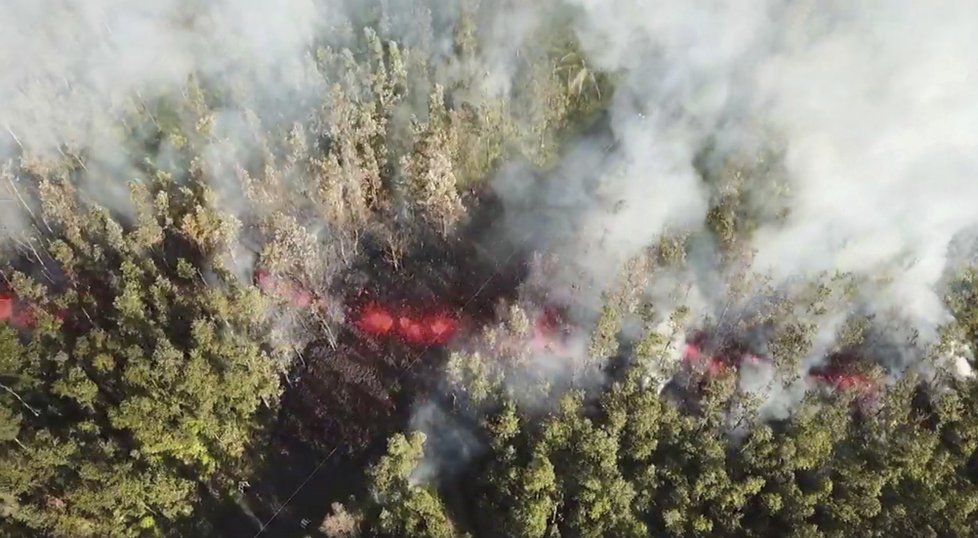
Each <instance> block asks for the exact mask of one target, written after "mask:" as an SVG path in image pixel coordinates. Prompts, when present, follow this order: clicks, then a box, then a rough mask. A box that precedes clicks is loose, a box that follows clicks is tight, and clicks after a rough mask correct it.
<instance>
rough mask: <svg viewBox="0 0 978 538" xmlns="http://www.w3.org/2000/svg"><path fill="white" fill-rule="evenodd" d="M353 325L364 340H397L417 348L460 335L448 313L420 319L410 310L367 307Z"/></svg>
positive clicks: (372, 305) (361, 310)
mask: <svg viewBox="0 0 978 538" xmlns="http://www.w3.org/2000/svg"><path fill="white" fill-rule="evenodd" d="M353 325H354V326H355V327H356V328H357V329H358V330H359V331H360V332H361V333H363V334H364V335H365V336H367V337H370V338H381V337H386V336H396V337H397V338H399V339H401V340H402V341H404V342H406V343H408V344H411V345H415V346H425V345H441V344H445V343H447V342H448V341H449V340H451V339H452V337H453V336H455V333H456V332H457V331H458V325H459V322H458V320H457V319H456V318H455V317H454V316H452V315H451V314H448V313H440V314H428V315H418V314H416V313H414V312H411V311H408V310H392V309H388V308H385V307H383V306H381V305H379V304H377V303H373V302H372V303H368V304H367V305H366V306H363V307H361V308H359V309H358V310H357V311H356V313H355V314H354V318H353Z"/></svg>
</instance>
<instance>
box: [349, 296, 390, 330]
mask: <svg viewBox="0 0 978 538" xmlns="http://www.w3.org/2000/svg"><path fill="white" fill-rule="evenodd" d="M356 326H357V327H358V328H359V329H360V330H361V331H362V332H364V333H366V334H368V335H372V336H383V335H385V334H387V333H389V332H390V331H391V328H392V327H393V326H394V318H393V317H391V315H390V313H388V312H387V311H386V310H384V309H383V308H381V307H380V306H379V305H376V304H369V305H367V306H366V307H364V309H363V310H362V311H361V312H360V317H358V318H357V320H356Z"/></svg>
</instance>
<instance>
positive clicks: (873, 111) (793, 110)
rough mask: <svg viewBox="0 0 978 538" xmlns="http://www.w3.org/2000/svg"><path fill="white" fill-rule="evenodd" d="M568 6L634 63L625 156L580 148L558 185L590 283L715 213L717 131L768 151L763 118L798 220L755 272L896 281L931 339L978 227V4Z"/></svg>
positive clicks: (681, 0)
mask: <svg viewBox="0 0 978 538" xmlns="http://www.w3.org/2000/svg"><path fill="white" fill-rule="evenodd" d="M570 4H572V5H573V6H575V7H576V8H578V9H579V10H580V11H581V16H580V17H578V18H577V21H578V24H577V31H578V35H579V37H580V40H581V43H582V44H583V47H584V49H585V51H586V52H587V53H588V55H589V57H590V58H591V60H592V61H593V62H594V63H595V65H597V67H599V68H601V69H603V70H605V71H608V72H613V73H617V74H618V75H619V76H620V81H619V83H618V86H617V90H616V96H615V101H614V103H613V108H612V119H611V128H612V131H613V133H614V138H615V139H616V141H617V142H618V145H617V146H616V148H615V149H614V150H613V151H612V156H611V157H606V156H603V155H602V156H601V158H598V157H596V156H591V157H590V158H589V159H587V160H585V161H584V162H582V161H581V158H580V157H579V155H578V154H574V155H572V157H571V159H574V161H573V163H572V164H571V165H570V166H569V167H568V170H569V171H568V172H567V173H564V174H560V177H559V178H558V179H559V180H557V181H554V183H557V184H558V185H556V186H555V187H554V190H555V191H559V192H560V193H561V194H560V196H562V197H563V198H564V199H569V198H571V197H572V196H573V197H575V199H576V200H577V201H579V202H580V203H579V204H577V205H576V206H575V207H574V208H573V211H574V212H575V213H576V215H577V216H575V217H574V221H575V227H576V228H577V230H576V234H575V237H576V239H575V241H576V243H574V242H570V241H569V243H571V244H572V246H571V247H569V248H571V249H573V248H576V251H575V255H572V256H567V257H568V259H573V260H574V263H575V265H574V269H575V270H583V273H584V274H585V276H586V278H585V279H583V280H584V281H587V282H589V283H596V284H597V285H599V286H601V285H607V283H608V282H609V281H610V280H611V279H612V278H613V277H614V274H615V272H614V270H613V267H615V265H616V264H617V263H618V262H620V260H621V259H622V258H623V257H628V256H629V255H632V254H635V253H637V252H638V250H639V249H640V248H641V247H643V246H646V245H649V244H650V243H651V242H652V241H653V240H655V239H656V238H657V237H659V236H660V235H661V234H662V233H663V232H664V231H667V230H671V229H676V228H679V229H682V228H683V227H691V226H696V225H698V224H700V223H702V221H703V219H704V217H705V209H706V207H707V201H708V200H707V196H708V193H707V192H706V190H705V189H704V187H703V185H702V183H701V181H700V180H699V178H698V177H697V175H696V173H695V171H694V169H693V162H692V161H693V156H694V155H695V154H696V152H697V151H698V150H699V149H701V148H702V146H703V145H704V141H705V140H706V139H707V137H716V138H715V139H714V140H715V142H716V143H717V145H718V146H719V147H722V148H737V149H739V148H754V147H756V146H757V144H758V141H759V140H761V141H762V142H763V139H759V137H758V136H757V133H758V132H759V130H758V129H761V130H763V132H765V133H773V134H772V135H771V136H772V137H773V140H770V142H772V143H776V144H778V145H779V146H781V147H784V148H785V150H786V154H785V166H786V169H787V172H788V176H789V182H790V185H791V186H792V192H791V194H790V196H791V197H790V210H791V211H790V214H789V215H788V217H787V219H786V220H785V221H784V222H779V223H777V224H766V225H764V226H763V227H762V228H761V229H760V230H759V231H758V232H757V233H756V235H755V237H754V241H753V244H754V247H755V248H756V249H757V256H756V258H755V263H754V269H755V270H757V271H760V272H764V273H770V274H771V275H773V276H774V277H775V278H776V279H779V280H787V279H789V278H793V277H797V276H811V275H814V274H816V273H817V272H819V271H825V270H828V271H833V270H841V271H852V272H854V273H856V274H857V275H864V276H875V277H879V276H886V277H889V280H888V281H887V283H885V284H881V285H880V289H879V290H865V291H864V293H865V294H866V295H868V296H869V297H871V299H872V302H873V303H874V304H875V306H876V307H878V308H879V309H881V310H882V309H895V310H897V311H899V312H900V314H902V315H904V316H907V317H909V318H911V319H912V320H914V321H915V323H916V324H917V325H918V326H919V327H920V329H921V331H922V337H924V339H925V340H926V339H931V338H933V336H934V334H935V333H934V329H935V327H936V326H937V325H939V324H940V323H942V322H945V321H946V320H947V313H946V312H945V310H944V308H943V305H942V303H941V301H940V297H939V295H938V293H936V291H937V290H936V286H937V285H938V283H939V281H940V279H941V276H942V275H943V274H944V273H945V271H946V270H947V269H948V267H947V265H948V263H947V262H948V246H949V244H950V243H951V241H952V240H953V239H954V238H955V236H957V235H958V234H960V233H962V232H965V231H967V230H969V229H971V228H973V227H975V226H976V225H978V212H976V211H974V207H976V206H978V180H976V179H978V178H976V175H978V129H976V128H975V126H976V125H978V56H976V55H975V54H973V51H972V50H971V48H972V47H971V46H970V45H971V43H972V41H973V39H974V38H973V36H975V35H978V4H976V3H975V2H972V1H970V0H940V1H936V2H933V1H929V0H928V1H924V0H904V1H897V2H892V1H870V2H856V3H853V2H841V1H832V2H811V1H807V0H798V1H791V2H785V1H774V0H768V1H759V2H739V1H723V0H692V1H691V0H675V1H669V0H664V1H654V2H644V1H639V0H613V1H610V2H609V1H600V2H599V1H596V0H571V1H570ZM592 150H594V149H593V148H592ZM748 188H749V186H748ZM572 193H575V194H572ZM576 193H579V194H576ZM755 194H756V195H759V196H763V195H764V193H755ZM565 248H568V247H566V246H565Z"/></svg>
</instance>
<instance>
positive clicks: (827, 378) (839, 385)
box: [810, 371, 876, 396]
mask: <svg viewBox="0 0 978 538" xmlns="http://www.w3.org/2000/svg"><path fill="white" fill-rule="evenodd" d="M810 375H811V377H812V379H815V380H816V381H820V382H822V383H825V384H826V385H829V386H831V387H832V388H834V389H835V390H839V391H842V392H850V391H856V392H858V393H860V394H862V395H864V396H868V395H871V394H872V393H874V392H875V391H876V384H875V383H873V381H872V380H870V379H869V378H868V377H866V376H864V375H862V374H856V373H845V372H834V371H829V372H820V373H812V374H810Z"/></svg>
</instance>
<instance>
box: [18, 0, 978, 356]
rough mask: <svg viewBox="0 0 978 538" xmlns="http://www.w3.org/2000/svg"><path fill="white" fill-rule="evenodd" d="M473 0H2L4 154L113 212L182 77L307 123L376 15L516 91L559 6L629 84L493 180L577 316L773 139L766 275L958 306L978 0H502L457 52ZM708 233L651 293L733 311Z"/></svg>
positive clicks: (442, 58)
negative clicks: (323, 60) (594, 117)
mask: <svg viewBox="0 0 978 538" xmlns="http://www.w3.org/2000/svg"><path fill="white" fill-rule="evenodd" d="M472 5H475V4H472ZM463 9H471V5H470V4H469V3H463V2H454V1H449V0H445V1H443V2H423V1H420V0H419V1H410V0H403V1H393V0H392V1H385V2H379V3H378V4H377V5H374V3H368V2H358V1H352V0H350V1H342V0H329V1H327V2H314V1H312V0H287V1H281V2H274V3H269V2H258V1H254V0H251V1H244V2H233V1H230V0H223V1H219V2H209V3H206V4H191V3H187V2H183V1H180V0H163V1H158V2H153V3H152V4H146V5H136V4H133V3H132V2H123V1H121V0H97V1H89V2H83V3H72V2H66V1H58V0H46V1H31V0H13V1H10V2H6V3H5V4H4V6H3V7H0V25H2V26H3V28H4V29H5V32H4V33H3V35H2V36H0V127H2V131H0V152H2V154H4V155H14V154H17V153H18V152H37V153H41V154H56V152H58V151H59V150H60V151H64V150H65V149H67V150H71V151H84V153H85V154H86V155H88V156H89V159H90V160H89V173H88V174H87V175H83V177H82V181H83V182H84V183H85V186H86V190H87V192H88V193H89V195H91V196H94V197H95V198H97V199H100V200H101V201H103V203H106V204H108V205H110V206H113V207H114V208H118V206H120V205H124V203H123V202H122V201H121V200H122V199H123V198H124V197H125V190H124V189H123V188H122V185H120V184H115V183H112V182H111V181H106V180H105V179H102V178H104V177H123V178H125V177H130V176H131V175H132V174H133V173H134V168H133V165H132V163H131V162H129V158H130V156H129V154H128V152H127V149H126V144H127V143H129V142H127V140H125V139H124V138H125V136H123V133H121V132H120V131H119V130H118V120H119V119H120V118H125V116H126V114H127V113H129V111H130V110H131V109H132V107H137V108H138V107H139V106H141V105H143V104H145V103H147V102H151V101H153V100H154V99H156V98H162V97H165V96H166V95H167V94H169V93H171V92H178V91H181V90H182V88H183V87H184V84H185V83H186V81H187V78H188V77H189V76H191V75H193V76H196V77H200V78H201V79H203V80H204V81H208V82H213V83H215V84H218V85H221V84H224V85H225V86H226V89H227V90H228V91H233V92H235V93H236V94H242V93H243V95H244V97H243V99H244V100H245V101H246V102H247V103H249V106H250V107H251V108H252V109H253V111H254V112H255V113H256V114H257V115H258V116H259V117H261V118H262V119H263V121H266V122H268V123H273V124H279V125H288V124H290V123H291V122H292V121H294V119H295V118H297V117H298V116H300V115H301V114H303V112H304V111H305V110H306V109H307V108H308V107H314V106H317V105H318V104H321V103H322V95H323V94H324V93H325V92H326V91H327V88H325V87H324V84H323V82H322V80H321V77H316V76H312V75H311V74H310V72H311V70H312V69H313V65H314V59H313V57H312V51H313V49H314V48H315V47H316V46H320V45H333V46H342V45H344V44H347V43H351V42H353V41H354V40H355V38H354V37H353V36H355V35H358V34H357V31H358V30H357V29H358V28H359V27H360V26H364V25H376V26H378V27H379V31H380V33H381V34H383V35H384V36H385V37H395V38H399V39H401V40H402V41H403V42H405V43H406V44H408V45H412V46H417V47H419V48H420V49H422V50H424V51H425V52H427V53H429V54H430V55H431V57H432V58H433V62H434V68H433V71H435V73H436V75H435V76H436V78H439V79H441V80H443V81H451V80H456V79H459V78H462V77H463V76H464V75H463V74H464V73H468V74H471V73H479V74H481V81H482V83H481V84H480V85H477V86H476V87H469V88H468V89H467V90H466V91H467V92H468V93H469V94H471V95H467V96H466V97H468V98H470V99H472V100H477V99H478V97H479V94H480V92H481V93H482V94H484V95H504V94H518V93H519V92H521V91H523V88H521V87H518V86H516V85H513V84H512V76H513V73H514V72H515V70H516V66H517V65H518V64H519V62H520V54H521V50H520V47H521V46H522V45H523V44H524V43H525V42H526V41H527V40H528V39H529V36H532V34H533V33H534V32H535V31H536V30H537V29H538V28H542V27H544V26H545V25H546V24H547V22H548V20H549V19H550V18H551V17H553V16H555V15H557V14H559V15H561V16H565V17H567V18H568V20H570V21H571V22H572V28H573V31H574V33H575V35H576V37H577V39H578V41H579V42H580V45H581V47H582V49H583V51H584V53H585V56H586V57H587V67H588V69H592V70H596V71H600V72H603V73H607V74H608V75H609V76H610V77H611V78H612V79H613V80H614V85H615V93H614V95H613V96H612V98H611V105H610V110H609V112H608V114H607V115H606V117H605V118H603V120H602V121H601V122H599V125H597V126H595V128H594V129H592V130H591V131H589V132H587V133H585V134H583V135H581V136H579V137H578V138H577V139H576V140H573V141H571V142H569V143H568V148H567V150H566V152H565V153H564V154H563V156H562V157H561V159H560V160H559V162H558V163H557V164H556V165H555V166H554V167H553V168H552V169H550V170H548V171H546V172H545V173H543V175H544V176H546V177H545V178H543V179H541V180H534V179H531V178H530V175H531V174H530V172H529V171H528V170H527V168H526V167H522V166H517V165H511V166H505V167H504V168H503V170H502V171H501V172H500V173H499V174H498V175H497V176H496V177H495V178H494V180H493V183H492V185H493V188H494V190H495V191H496V193H497V194H498V195H499V197H500V198H501V199H502V200H503V203H504V205H505V206H506V208H507V221H506V224H507V226H508V229H509V230H510V232H509V235H510V237H509V238H508V242H509V243H517V244H521V243H522V242H523V241H527V242H528V243H529V245H531V246H533V247H537V248H540V249H541V250H545V251H549V252H553V253H555V254H556V255H557V257H558V258H559V259H560V260H561V262H562V263H561V264H560V265H559V267H558V269H557V270H555V271H554V274H548V275H546V277H545V278H543V279H541V280H543V281H545V282H546V284H547V286H548V287H549V288H550V289H549V290H548V291H549V292H551V298H552V300H553V301H555V302H556V303H558V304H562V305H571V306H573V305H575V304H577V305H583V308H582V309H583V310H585V312H584V313H583V314H580V315H579V316H578V318H582V319H577V320H576V321H579V322H588V321H593V320H594V319H595V318H596V317H597V311H598V310H599V307H600V303H599V300H600V299H601V297H602V294H603V293H606V292H608V291H609V290H610V289H611V288H612V286H613V285H614V283H615V282H616V281H617V280H618V279H619V277H620V273H621V267H622V266H623V264H624V263H625V262H626V261H627V260H629V259H630V258H632V257H634V256H635V255H636V254H638V253H639V252H641V251H642V250H643V249H645V248H646V247H648V246H650V245H652V244H654V243H655V242H657V241H659V240H660V239H662V238H663V237H664V236H666V235H667V234H682V233H692V234H695V233H697V232H700V231H702V229H703V225H704V222H705V220H706V217H707V212H708V211H709V208H710V207H711V204H712V203H713V202H715V198H716V197H717V195H718V193H716V192H714V191H713V190H712V189H713V187H712V186H711V185H710V184H709V183H708V182H707V181H705V180H704V173H703V166H702V165H701V164H698V162H697V158H698V156H699V155H701V154H702V153H703V151H704V149H705V148H712V150H711V151H712V152H713V153H714V154H715V155H716V160H717V161H719V160H722V158H723V157H724V156H727V155H753V154H756V153H759V152H761V151H765V150H770V151H773V152H774V153H776V154H778V155H779V156H781V159H782V161H783V162H782V163H781V164H782V165H783V168H784V170H783V173H784V175H785V178H786V181H787V184H788V186H790V191H789V192H787V193H786V198H785V199H786V200H787V202H786V203H787V209H788V211H787V212H786V213H785V214H784V215H783V216H782V217H779V218H770V219H766V220H762V221H761V222H760V225H759V228H758V229H757V230H756V232H755V233H754V235H753V239H752V243H751V247H752V248H753V249H754V250H756V255H755V256H754V257H753V259H752V261H751V262H750V268H751V269H752V270H754V271H756V272H759V273H763V274H767V275H770V276H772V277H773V278H774V281H775V283H787V282H790V281H792V279H795V278H797V277H809V276H812V275H815V274H818V273H820V272H822V271H829V272H832V271H851V272H853V273H855V274H856V275H858V276H860V277H864V278H865V282H871V283H867V284H864V286H863V288H862V289H860V294H859V295H860V296H859V299H860V301H862V302H863V303H865V304H867V305H869V306H868V308H870V309H873V310H879V311H891V310H892V311H895V312H896V313H897V314H898V315H899V316H900V317H903V318H907V319H910V320H911V321H912V323H913V325H914V326H915V327H916V328H917V329H918V330H920V331H921V335H922V336H923V340H924V341H928V340H931V339H933V338H934V336H935V334H936V333H935V331H936V329H937V327H938V326H939V325H940V324H941V323H943V322H945V321H947V318H948V314H947V312H946V311H945V309H944V307H943V304H942V302H941V300H940V284H941V280H942V277H943V276H944V275H945V274H946V272H947V270H948V269H949V264H950V263H951V262H952V261H956V260H952V258H951V257H950V255H949V246H950V245H951V244H952V242H953V241H954V240H955V238H957V237H959V236H961V235H962V234H964V233H966V232H970V231H972V230H973V229H974V228H976V225H978V212H976V211H974V207H978V183H976V182H975V177H974V176H975V174H976V173H978V130H976V129H975V125H978V56H976V55H975V54H973V51H972V50H971V47H970V45H971V43H972V41H973V39H974V37H973V36H975V35H978V5H976V4H975V3H974V2H972V1H969V0H928V1H924V0H904V1H898V2H893V1H884V0H873V1H868V2H856V3H853V2H842V1H834V0H833V1H829V2H815V1H813V0H796V1H783V0H762V1H755V2H741V1H734V0H726V1H724V0H660V1H654V2H649V1H642V0H610V1H606V0H602V1H598V0H563V1H556V0H554V1H551V2H542V3H537V4H534V7H525V6H523V5H522V3H518V2H509V1H504V0H499V1H495V2H493V1H486V2H482V3H481V4H480V5H479V6H478V8H477V10H476V11H477V12H478V13H479V17H478V19H477V23H478V24H481V25H484V28H486V29H487V31H484V32H481V33H480V34H479V35H480V40H481V41H480V42H479V47H480V50H481V54H480V56H479V57H478V59H471V58H469V59H464V60H463V59H457V58H453V55H454V51H453V48H452V27H453V24H452V23H453V21H454V20H455V19H456V18H457V17H458V15H459V13H460V12H461V11H462V10H463ZM419 21H422V22H424V24H423V25H421V26H419V25H418V22H419ZM514 21H517V22H514ZM420 93H421V95H426V92H420ZM238 97H239V98H240V97H241V95H238ZM218 123H219V125H218V130H219V131H220V132H221V136H222V138H223V139H226V140H228V141H229V144H230V145H231V146H236V147H239V149H240V148H245V149H247V148H248V144H247V143H246V142H245V141H244V139H246V138H247V133H246V129H244V121H243V120H242V119H241V118H237V117H235V116H234V113H231V112H228V115H227V116H226V117H220V118H219V120H218ZM129 135H131V133H129V134H127V135H126V136H129ZM222 151H225V150H224V148H222V147H215V148H214V149H213V153H214V154H216V155H220V153H221V152H222ZM215 160H219V158H215ZM706 166H707V167H709V166H711V164H710V163H707V165H706ZM99 170H108V171H110V172H112V173H111V174H100V173H99ZM744 188H745V189H747V190H748V192H749V194H750V196H751V197H752V198H753V199H754V200H755V201H756V203H758V204H761V205H764V204H765V203H768V204H770V205H776V204H781V203H784V202H782V198H781V197H780V193H775V192H770V191H769V190H767V183H763V184H762V183H755V182H751V181H748V183H747V184H746V185H745V187H744ZM231 203H232V202H228V204H231ZM228 210H229V211H230V212H231V213H237V212H238V210H237V209H236V208H233V207H229V208H228ZM772 213H774V212H773V211H772ZM695 245H696V248H697V250H694V251H693V252H691V253H690V258H689V261H690V264H691V265H692V266H693V267H692V269H691V272H692V273H693V276H692V279H693V281H694V284H695V286H694V288H695V289H694V290H693V291H692V292H691V293H686V294H683V295H682V297H677V296H676V295H677V294H676V293H674V291H673V290H670V289H668V288H670V284H672V283H674V282H675V283H678V282H681V281H683V280H684V279H688V278H690V277H688V276H687V275H669V274H660V275H658V276H657V278H659V279H660V280H659V281H658V282H656V283H655V284H654V287H653V288H650V289H649V290H647V291H648V293H649V294H651V295H653V296H654V297H656V298H657V299H663V298H666V297H668V298H669V300H674V301H675V304H677V305H678V304H680V303H686V304H689V305H690V306H693V307H694V308H693V310H694V312H693V315H694V316H704V315H712V316H717V315H718V314H719V313H720V311H721V310H723V306H722V305H724V304H725V302H726V301H725V299H724V296H725V295H726V293H727V282H726V279H727V276H728V275H727V273H728V270H729V268H727V267H724V264H723V262H722V261H721V257H720V256H718V255H716V253H715V252H714V249H713V246H712V245H710V244H709V242H708V241H707V242H703V241H701V242H699V243H696V244H695ZM880 275H882V276H884V277H886V278H885V279H882V280H881V279H879V278H878V277H879V276H880ZM673 277H675V278H674V279H673ZM581 326H582V327H584V326H587V323H581ZM816 347H819V346H816ZM823 347H824V346H823Z"/></svg>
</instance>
